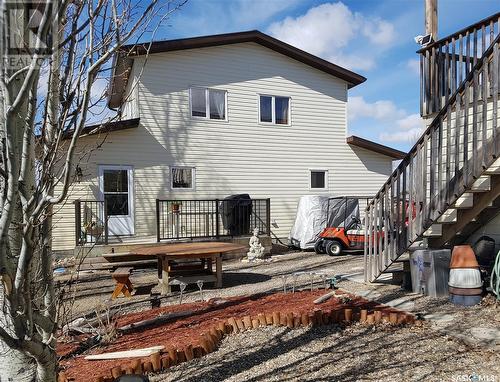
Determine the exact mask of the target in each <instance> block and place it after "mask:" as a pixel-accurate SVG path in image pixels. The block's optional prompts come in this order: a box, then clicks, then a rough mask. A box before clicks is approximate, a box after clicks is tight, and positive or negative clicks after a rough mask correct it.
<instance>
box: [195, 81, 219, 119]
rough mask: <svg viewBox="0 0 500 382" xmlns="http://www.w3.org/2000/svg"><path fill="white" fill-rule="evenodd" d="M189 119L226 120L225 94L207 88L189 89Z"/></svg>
mask: <svg viewBox="0 0 500 382" xmlns="http://www.w3.org/2000/svg"><path fill="white" fill-rule="evenodd" d="M189 95H190V103H191V117H195V118H206V119H222V120H225V119H226V115H227V102H226V101H227V100H226V98H227V97H226V96H227V92H226V91H225V90H218V89H208V88H191V89H190V90H189Z"/></svg>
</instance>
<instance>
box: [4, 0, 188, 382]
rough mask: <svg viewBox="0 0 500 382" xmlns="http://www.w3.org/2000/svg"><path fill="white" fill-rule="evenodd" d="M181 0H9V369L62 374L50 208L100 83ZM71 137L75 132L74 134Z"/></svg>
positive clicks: (22, 376) (44, 377)
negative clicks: (134, 43) (59, 371)
mask: <svg viewBox="0 0 500 382" xmlns="http://www.w3.org/2000/svg"><path fill="white" fill-rule="evenodd" d="M183 3H184V1H181V0H168V1H166V0H164V1H160V2H159V1H158V0H151V1H147V2H137V1H132V0H95V1H92V0H87V1H81V0H77V1H69V0H45V1H42V0H38V1H33V2H32V3H31V4H28V3H27V2H26V0H24V1H23V0H0V28H1V29H0V51H1V54H2V57H1V61H0V194H1V198H0V207H1V215H0V281H1V282H0V379H1V380H2V381H3V380H12V381H33V380H36V381H55V379H56V373H57V370H56V367H57V357H56V352H55V346H56V332H57V329H58V326H57V322H58V318H57V309H56V296H55V292H54V285H53V280H52V253H51V237H50V235H51V225H52V221H51V216H52V208H53V206H54V205H57V204H59V203H62V202H64V200H65V198H66V197H67V193H68V190H69V188H70V185H71V183H72V181H73V177H74V167H75V165H74V156H75V155H74V152H75V147H76V143H77V140H78V138H79V136H80V133H81V131H82V129H83V127H84V126H85V124H86V123H87V121H88V119H89V116H90V115H91V113H92V109H93V107H97V106H98V105H96V100H95V99H93V97H92V87H93V85H94V84H95V82H96V80H97V79H98V78H99V77H100V76H103V74H106V73H109V72H110V67H111V58H112V57H113V56H114V55H115V54H118V52H121V53H120V54H123V46H124V45H125V44H126V43H127V44H130V42H131V40H134V41H138V40H139V39H144V38H145V37H151V33H152V31H151V28H154V27H155V26H157V25H158V23H159V22H161V21H162V20H164V19H165V18H166V16H167V15H169V14H170V13H171V12H173V11H175V10H176V9H178V7H180V6H181V5H182V4H183ZM68 137H69V138H70V139H67V138H68Z"/></svg>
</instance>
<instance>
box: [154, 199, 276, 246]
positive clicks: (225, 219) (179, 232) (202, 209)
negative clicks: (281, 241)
mask: <svg viewBox="0 0 500 382" xmlns="http://www.w3.org/2000/svg"><path fill="white" fill-rule="evenodd" d="M270 221H271V201H270V199H239V200H228V199H220V200H219V199H209V200H160V199H157V200H156V234H157V241H161V240H175V239H194V238H220V237H231V236H233V237H234V236H245V235H251V234H252V232H253V230H254V229H255V228H257V229H258V230H259V234H265V235H270V234H271V230H270Z"/></svg>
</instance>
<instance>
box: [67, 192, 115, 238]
mask: <svg viewBox="0 0 500 382" xmlns="http://www.w3.org/2000/svg"><path fill="white" fill-rule="evenodd" d="M74 204H75V239H76V243H75V244H76V245H77V246H79V245H85V244H108V216H107V212H106V206H105V203H104V201H102V200H80V199H77V200H75V201H74Z"/></svg>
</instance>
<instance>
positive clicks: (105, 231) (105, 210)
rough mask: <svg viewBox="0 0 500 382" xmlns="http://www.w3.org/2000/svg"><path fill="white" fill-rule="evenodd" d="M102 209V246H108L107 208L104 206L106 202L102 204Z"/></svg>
mask: <svg viewBox="0 0 500 382" xmlns="http://www.w3.org/2000/svg"><path fill="white" fill-rule="evenodd" d="M102 205H103V209H104V244H106V245H107V244H108V237H109V232H108V207H107V204H106V200H104V201H103V202H102Z"/></svg>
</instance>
